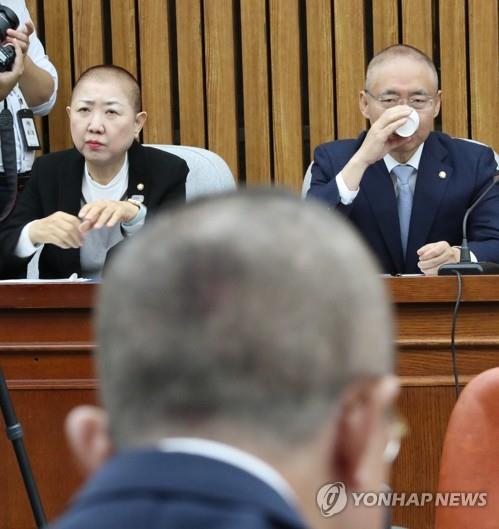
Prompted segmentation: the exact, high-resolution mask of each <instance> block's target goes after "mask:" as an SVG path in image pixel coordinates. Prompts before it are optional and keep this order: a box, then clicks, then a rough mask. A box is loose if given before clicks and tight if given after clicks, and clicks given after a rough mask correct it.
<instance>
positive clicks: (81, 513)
mask: <svg viewBox="0 0 499 529" xmlns="http://www.w3.org/2000/svg"><path fill="white" fill-rule="evenodd" d="M311 492H313V491H311ZM180 527H181V528H182V529H305V525H304V523H303V521H302V520H301V518H300V516H299V515H298V513H297V512H296V511H295V510H294V508H293V507H292V506H291V505H289V504H288V503H287V502H286V501H285V500H284V499H283V498H282V497H281V496H280V495H279V494H278V493H277V492H276V491H275V490H273V489H272V488H271V487H269V486H268V485H267V484H266V483H264V482H263V481H261V480H260V479H258V478H257V477H255V476H253V475H251V474H248V473H247V472H245V471H244V470H242V469H239V468H238V467H235V466H232V465H229V464H226V463H223V462H220V461H217V460H214V459H210V458H207V457H203V456H197V455H190V454H181V453H164V452H160V451H156V450H150V451H132V452H125V453H122V454H120V455H118V456H115V457H114V458H113V459H111V460H110V461H109V462H107V463H106V465H105V466H104V467H103V468H102V469H101V470H100V471H99V472H97V474H96V475H95V476H94V477H93V478H92V479H91V480H90V481H89V483H88V484H87V485H86V487H85V488H84V489H83V491H82V492H81V493H80V495H79V497H78V498H76V500H75V501H74V503H73V505H72V506H71V508H70V510H69V511H68V512H67V514H66V515H65V516H63V517H62V518H61V519H60V520H59V521H58V522H56V523H55V524H54V525H53V528H52V529H89V528H91V529H165V528H169V529H175V528H180Z"/></svg>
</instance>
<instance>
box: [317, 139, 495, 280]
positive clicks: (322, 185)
mask: <svg viewBox="0 0 499 529" xmlns="http://www.w3.org/2000/svg"><path fill="white" fill-rule="evenodd" d="M364 138H365V133H363V134H361V135H360V136H359V137H358V138H357V139H356V140H341V141H334V142H331V143H325V144H323V145H320V146H319V147H317V149H316V151H315V155H314V164H313V166H312V182H311V187H310V190H309V192H308V196H309V197H315V198H318V199H320V200H322V201H324V202H326V203H327V204H328V205H329V206H330V207H332V208H336V210H337V211H339V212H341V213H343V214H344V215H345V216H346V217H348V219H349V220H350V221H351V222H352V223H353V224H354V225H355V226H356V227H357V228H358V230H359V232H360V233H361V234H362V235H363V236H364V238H365V239H366V242H367V243H368V244H369V246H370V247H371V249H372V250H373V252H374V253H375V255H376V256H377V257H378V260H379V262H380V265H381V267H382V269H383V271H384V272H386V273H390V274H396V273H420V270H419V268H418V266H417V263H418V255H417V250H418V249H419V248H420V247H421V246H423V245H424V244H427V243H430V242H437V241H447V242H448V243H449V244H451V245H460V244H461V241H462V221H463V217H464V213H465V212H466V209H467V208H469V207H470V206H471V204H472V203H473V201H474V200H476V199H477V197H479V196H480V194H481V193H482V191H483V190H484V188H485V187H486V186H487V185H489V184H490V183H491V181H492V175H493V174H494V173H495V170H496V162H495V159H494V153H493V151H492V150H491V149H489V148H487V147H484V146H482V145H477V144H475V143H472V142H469V141H464V140H459V139H456V138H451V137H450V136H447V135H446V134H442V133H440V132H431V133H430V135H429V136H428V138H427V139H426V141H425V144H424V147H423V152H422V154H421V160H420V163H419V170H418V176H417V180H416V189H415V190H414V201H413V205H412V216H411V223H410V228H409V240H408V244H407V255H406V259H405V261H404V257H403V252H402V243H401V241H400V227H399V218H398V212H397V199H396V196H395V191H394V187H393V182H392V179H391V178H390V175H389V174H388V170H387V168H386V165H385V162H384V161H383V160H379V161H377V162H376V163H374V164H373V165H371V166H370V167H369V168H368V169H367V170H366V172H365V173H364V176H363V177H362V182H361V184H360V191H359V194H358V195H357V197H356V198H355V200H354V201H353V203H352V204H350V205H348V206H345V205H344V204H342V203H341V202H340V196H339V192H338V186H337V185H336V179H335V177H336V175H337V174H338V173H339V172H340V171H341V170H342V169H343V167H344V166H345V165H346V163H347V162H348V161H349V160H350V158H351V157H352V156H353V154H354V153H355V152H356V151H357V150H358V149H359V147H360V146H361V145H362V142H363V141H364ZM468 240H469V246H470V249H471V251H472V252H473V253H474V254H475V255H476V257H477V258H478V260H479V261H492V262H495V263H499V186H496V187H495V189H493V190H492V191H491V192H490V193H489V194H488V195H487V196H486V198H485V199H484V200H483V201H482V202H481V203H480V204H479V205H478V206H477V207H476V208H475V209H474V210H473V212H472V214H471V215H470V217H469V219H468Z"/></svg>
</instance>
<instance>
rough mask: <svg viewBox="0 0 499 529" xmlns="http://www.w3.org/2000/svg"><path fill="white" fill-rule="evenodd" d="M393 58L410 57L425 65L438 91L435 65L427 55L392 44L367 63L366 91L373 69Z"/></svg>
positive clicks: (410, 47)
mask: <svg viewBox="0 0 499 529" xmlns="http://www.w3.org/2000/svg"><path fill="white" fill-rule="evenodd" d="M395 57H410V58H412V59H415V60H417V61H421V62H423V63H425V64H426V65H427V66H428V67H429V68H430V70H431V72H432V74H433V76H434V78H435V87H436V88H437V89H438V72H437V68H436V66H435V63H434V62H433V61H432V60H431V59H430V57H428V55H426V53H424V52H422V51H421V50H418V48H415V47H414V46H410V45H409V44H394V45H392V46H388V47H387V48H384V49H383V50H381V51H380V52H379V53H377V54H376V55H375V56H374V57H373V58H372V59H371V61H370V62H369V64H368V66H367V71H366V88H367V89H368V90H369V88H370V84H371V76H372V73H373V71H374V70H375V68H376V67H377V66H379V65H380V64H381V63H383V62H385V61H387V60H390V59H393V58H395Z"/></svg>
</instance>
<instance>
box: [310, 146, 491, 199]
mask: <svg viewBox="0 0 499 529" xmlns="http://www.w3.org/2000/svg"><path fill="white" fill-rule="evenodd" d="M459 139H460V140H466V141H471V142H473V143H478V144H479V145H485V147H488V145H486V144H485V143H482V142H481V141H476V140H470V139H468V138H459ZM494 156H495V158H496V164H497V168H498V169H499V154H498V153H497V152H495V151H494ZM313 163H314V162H311V163H310V165H309V166H308V168H307V171H306V172H305V176H304V177H303V184H302V186H301V197H302V198H307V192H308V190H309V189H310V181H311V180H312V164H313Z"/></svg>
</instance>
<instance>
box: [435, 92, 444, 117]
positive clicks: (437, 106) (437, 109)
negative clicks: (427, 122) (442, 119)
mask: <svg viewBox="0 0 499 529" xmlns="http://www.w3.org/2000/svg"><path fill="white" fill-rule="evenodd" d="M441 103H442V90H439V91H438V92H437V95H436V102H435V110H434V111H433V117H434V118H436V117H437V116H438V114H439V112H440V105H441Z"/></svg>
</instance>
